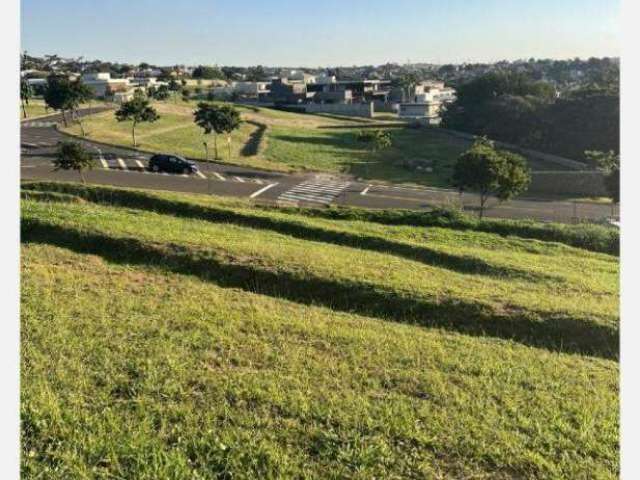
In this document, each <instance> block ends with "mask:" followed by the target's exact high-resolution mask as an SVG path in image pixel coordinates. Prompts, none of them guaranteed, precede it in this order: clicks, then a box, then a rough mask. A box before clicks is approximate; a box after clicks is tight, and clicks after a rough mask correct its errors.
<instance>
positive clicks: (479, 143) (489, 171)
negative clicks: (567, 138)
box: [453, 137, 531, 218]
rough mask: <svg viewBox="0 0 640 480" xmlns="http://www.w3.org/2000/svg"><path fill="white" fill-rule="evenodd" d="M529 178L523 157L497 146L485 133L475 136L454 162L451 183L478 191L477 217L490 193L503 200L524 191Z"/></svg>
mask: <svg viewBox="0 0 640 480" xmlns="http://www.w3.org/2000/svg"><path fill="white" fill-rule="evenodd" d="M530 182H531V175H530V173H529V169H528V168H527V165H526V162H525V160H524V158H522V157H521V156H520V155H517V154H515V153H511V152H507V151H501V150H496V148H495V146H494V144H493V142H491V141H490V140H488V139H487V138H486V137H484V138H479V139H477V140H476V142H475V143H474V144H473V145H472V146H471V148H470V149H469V150H467V151H466V152H464V153H463V154H462V155H460V157H459V158H458V161H457V162H456V164H455V166H454V172H453V183H454V185H456V186H457V187H458V189H459V190H460V193H461V194H462V192H463V191H464V190H465V189H470V190H474V191H477V192H478V193H479V194H480V212H479V216H480V218H482V216H483V214H484V208H485V205H486V202H487V200H488V198H489V196H490V195H494V196H496V197H497V198H498V200H499V201H501V202H504V201H507V200H509V199H511V198H513V197H514V196H516V195H518V194H520V193H522V192H524V191H525V190H526V189H527V187H528V186H529V183H530Z"/></svg>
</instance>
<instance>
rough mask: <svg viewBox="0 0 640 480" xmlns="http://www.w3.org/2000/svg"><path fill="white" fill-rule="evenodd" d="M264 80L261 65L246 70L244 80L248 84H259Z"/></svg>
mask: <svg viewBox="0 0 640 480" xmlns="http://www.w3.org/2000/svg"><path fill="white" fill-rule="evenodd" d="M265 78H266V73H265V71H264V67H263V66H262V65H257V66H255V67H249V69H248V70H247V76H246V79H247V81H248V82H260V81H262V80H264V79H265Z"/></svg>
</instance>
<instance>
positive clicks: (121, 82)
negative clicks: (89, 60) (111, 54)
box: [82, 72, 130, 97]
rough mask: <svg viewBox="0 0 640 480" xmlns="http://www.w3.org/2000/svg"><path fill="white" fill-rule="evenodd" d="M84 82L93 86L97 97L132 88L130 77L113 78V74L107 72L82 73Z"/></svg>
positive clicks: (90, 86) (92, 88)
mask: <svg viewBox="0 0 640 480" xmlns="http://www.w3.org/2000/svg"><path fill="white" fill-rule="evenodd" d="M82 83H84V84H85V85H86V86H88V87H89V88H91V90H93V93H94V95H95V96H96V97H104V96H108V95H110V94H114V93H116V92H125V91H127V90H129V88H130V85H129V79H128V78H111V74H110V73H107V72H101V73H85V74H84V75H82Z"/></svg>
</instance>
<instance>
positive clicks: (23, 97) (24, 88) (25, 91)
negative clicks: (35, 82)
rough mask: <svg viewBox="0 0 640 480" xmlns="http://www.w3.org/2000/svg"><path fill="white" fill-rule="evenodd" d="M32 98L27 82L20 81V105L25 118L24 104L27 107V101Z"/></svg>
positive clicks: (31, 91) (24, 80)
mask: <svg viewBox="0 0 640 480" xmlns="http://www.w3.org/2000/svg"><path fill="white" fill-rule="evenodd" d="M32 96H33V90H32V88H31V85H29V82H28V81H27V80H26V79H25V78H23V79H21V80H20V103H21V105H22V115H23V116H24V118H27V109H26V108H25V104H26V105H29V99H30V98H31V97H32Z"/></svg>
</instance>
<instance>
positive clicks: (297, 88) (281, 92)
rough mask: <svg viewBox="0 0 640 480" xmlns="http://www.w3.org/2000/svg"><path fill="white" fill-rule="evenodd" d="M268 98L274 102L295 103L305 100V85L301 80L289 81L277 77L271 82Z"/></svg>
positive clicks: (306, 96)
mask: <svg viewBox="0 0 640 480" xmlns="http://www.w3.org/2000/svg"><path fill="white" fill-rule="evenodd" d="M268 98H269V100H271V101H272V102H273V103H276V104H296V103H305V102H306V101H307V98H308V95H307V85H306V84H305V83H303V82H290V81H289V80H288V79H286V78H278V79H275V80H273V81H272V82H271V86H270V92H269V96H268Z"/></svg>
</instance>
